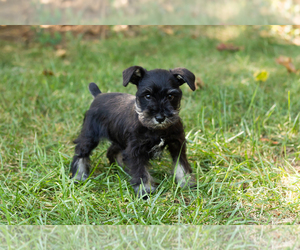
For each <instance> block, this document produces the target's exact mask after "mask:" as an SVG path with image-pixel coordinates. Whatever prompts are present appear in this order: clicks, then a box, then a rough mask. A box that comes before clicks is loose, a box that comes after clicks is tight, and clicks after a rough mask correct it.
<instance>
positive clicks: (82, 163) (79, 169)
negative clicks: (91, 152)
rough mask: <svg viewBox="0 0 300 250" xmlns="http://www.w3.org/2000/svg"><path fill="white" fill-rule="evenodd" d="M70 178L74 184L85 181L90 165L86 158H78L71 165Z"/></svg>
mask: <svg viewBox="0 0 300 250" xmlns="http://www.w3.org/2000/svg"><path fill="white" fill-rule="evenodd" d="M71 171H72V177H71V179H74V180H75V183H78V181H85V180H86V179H87V178H88V177H89V175H90V164H89V160H88V159H86V158H79V159H77V160H76V161H74V162H73V164H72V170H71Z"/></svg>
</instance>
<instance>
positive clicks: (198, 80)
mask: <svg viewBox="0 0 300 250" xmlns="http://www.w3.org/2000/svg"><path fill="white" fill-rule="evenodd" d="M195 86H196V90H197V89H198V88H200V89H203V88H204V82H203V81H202V80H201V78H200V77H196V81H195Z"/></svg>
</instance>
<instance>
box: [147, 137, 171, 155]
mask: <svg viewBox="0 0 300 250" xmlns="http://www.w3.org/2000/svg"><path fill="white" fill-rule="evenodd" d="M166 142H167V137H166V135H160V134H151V135H147V139H146V140H145V150H146V151H147V153H148V154H149V156H150V158H159V157H160V156H161V154H162V152H163V149H164V148H165V147H166V145H167V144H166Z"/></svg>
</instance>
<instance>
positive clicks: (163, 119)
mask: <svg viewBox="0 0 300 250" xmlns="http://www.w3.org/2000/svg"><path fill="white" fill-rule="evenodd" d="M165 119H166V117H165V116H164V115H161V114H158V115H156V116H155V120H156V121H157V122H158V123H160V124H161V123H163V122H164V121H165Z"/></svg>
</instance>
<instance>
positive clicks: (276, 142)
mask: <svg viewBox="0 0 300 250" xmlns="http://www.w3.org/2000/svg"><path fill="white" fill-rule="evenodd" d="M259 140H260V141H265V142H270V143H271V144H274V145H277V144H279V142H278V141H273V140H270V139H269V138H266V137H262V138H260V139H259Z"/></svg>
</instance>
